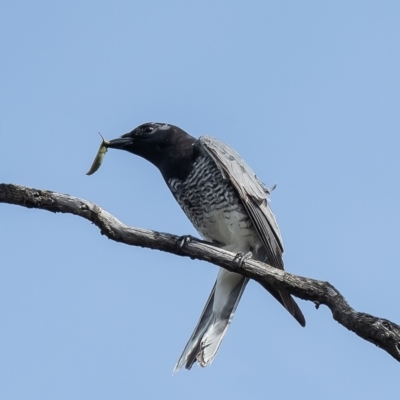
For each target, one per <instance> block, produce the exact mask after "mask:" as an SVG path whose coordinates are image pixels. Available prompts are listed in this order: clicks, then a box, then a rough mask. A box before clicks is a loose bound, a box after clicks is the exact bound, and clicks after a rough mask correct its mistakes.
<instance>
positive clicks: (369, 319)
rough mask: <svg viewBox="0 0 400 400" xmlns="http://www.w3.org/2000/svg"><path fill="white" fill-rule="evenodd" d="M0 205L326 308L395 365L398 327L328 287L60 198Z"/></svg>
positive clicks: (15, 198)
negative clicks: (75, 223)
mask: <svg viewBox="0 0 400 400" xmlns="http://www.w3.org/2000/svg"><path fill="white" fill-rule="evenodd" d="M0 203H8V204H14V205H18V206H22V207H27V208H39V209H42V210H47V211H51V212H55V213H57V212H61V213H66V214H74V215H78V216H80V217H82V218H85V219H87V220H89V221H91V222H92V223H93V224H95V225H96V226H97V227H98V228H99V229H100V232H101V234H102V235H106V236H107V237H108V238H109V239H111V240H115V241H117V242H121V243H125V244H128V245H131V246H141V247H148V248H150V249H155V250H161V251H166V252H168V253H172V254H176V255H179V256H186V257H190V258H192V259H198V260H203V261H208V262H211V263H213V264H215V265H218V266H220V267H222V268H225V269H227V270H229V271H232V272H237V273H239V274H241V275H244V276H247V277H249V278H251V279H254V280H256V281H258V282H260V283H263V282H264V283H265V282H267V283H269V284H272V285H274V286H276V287H278V288H284V289H286V290H287V291H288V292H289V293H291V294H292V295H294V296H296V297H299V298H300V299H303V300H308V301H312V302H314V303H315V304H316V305H317V306H319V305H320V304H324V305H326V306H327V307H328V308H329V309H330V310H331V312H332V315H333V318H334V319H335V320H336V321H337V322H339V323H340V324H341V325H343V326H344V327H346V328H347V329H349V330H350V331H352V332H354V333H356V334H357V335H358V336H360V337H361V338H363V339H365V340H368V341H369V342H371V343H374V344H375V345H376V346H378V347H380V348H382V349H383V350H385V351H386V352H388V353H389V354H390V355H391V356H392V357H394V358H395V359H396V360H397V361H400V326H399V325H397V324H395V323H393V322H391V321H389V320H387V319H383V318H378V317H374V316H373V315H370V314H366V313H361V312H357V311H355V310H354V309H353V308H352V307H350V305H349V304H348V303H347V301H346V300H345V298H344V297H343V296H342V295H341V294H340V293H339V291H338V290H337V289H336V288H335V287H333V286H332V285H331V284H330V283H328V282H323V281H318V280H315V279H309V278H304V277H301V276H297V275H293V274H290V273H288V272H285V271H281V270H279V269H276V268H273V267H271V266H269V265H267V264H263V263H261V262H259V261H255V260H246V261H245V262H243V264H242V265H241V266H239V265H238V263H237V262H236V261H235V254H234V253H231V252H229V251H225V250H222V249H219V248H217V247H214V246H211V245H209V244H206V243H205V242H202V241H200V240H199V241H198V240H192V241H190V242H189V243H187V244H185V245H184V246H183V247H182V248H180V247H179V246H178V245H177V242H178V239H179V237H178V236H176V235H171V234H168V233H162V232H155V231H151V230H148V229H140V228H133V227H130V226H128V225H125V224H123V223H122V222H120V221H119V220H118V219H117V218H115V217H114V216H113V215H111V214H110V213H108V212H107V211H105V210H103V209H101V208H100V207H99V206H97V205H96V204H94V203H91V202H90V201H87V200H84V199H80V198H78V197H73V196H70V195H66V194H61V193H56V192H51V191H48V190H38V189H33V188H28V187H24V186H19V185H13V184H0Z"/></svg>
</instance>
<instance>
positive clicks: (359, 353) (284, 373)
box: [0, 0, 400, 400]
mask: <svg viewBox="0 0 400 400" xmlns="http://www.w3.org/2000/svg"><path fill="white" fill-rule="evenodd" d="M0 33H1V34H0V42H1V55H2V57H1V59H2V61H1V63H0V80H1V85H0V110H1V112H0V137H1V146H0V182H6V183H11V182H12V183H17V184H22V185H26V186H32V187H36V188H42V189H50V190H55V191H59V192H63V193H68V194H71V195H74V196H78V197H83V198H86V199H88V200H91V201H94V202H96V203H97V204H99V205H100V206H101V207H104V208H105V209H107V210H108V211H109V212H111V213H113V214H115V215H116V216H117V217H118V218H119V219H120V220H122V221H123V222H125V223H128V224H130V225H133V226H137V227H143V228H150V229H155V230H160V231H164V232H171V233H174V234H179V235H182V234H193V235H196V232H195V230H194V228H193V227H192V226H191V224H190V222H189V221H188V220H187V219H186V217H185V215H184V214H183V212H182V211H181V210H180V208H179V206H178V205H177V204H176V203H175V201H174V199H173V198H172V195H171V194H170V193H169V191H168V189H167V187H166V185H165V184H164V182H163V180H162V178H161V175H160V174H159V172H158V171H157V170H156V169H155V168H154V167H153V166H152V165H151V164H149V163H147V162H145V161H144V160H142V159H140V158H137V157H134V156H132V155H130V154H128V153H124V152H118V151H109V152H108V153H107V156H106V158H105V161H104V163H103V165H102V167H101V169H100V170H99V171H98V172H97V173H96V174H95V175H93V176H92V177H87V176H86V175H85V172H86V171H87V170H88V168H89V166H90V164H91V162H92V160H93V157H94V155H95V153H96V151H97V148H98V146H99V143H100V139H99V136H98V134H97V132H98V131H100V132H101V133H102V134H103V135H104V136H105V137H106V138H109V139H110V138H114V137H117V136H119V135H121V134H123V133H125V132H127V131H129V130H131V129H133V128H134V127H136V126H137V125H139V124H141V123H143V122H148V121H159V122H169V123H172V124H175V125H178V126H180V127H182V128H183V129H185V130H186V131H187V132H189V133H190V134H192V135H193V136H196V137H197V136H199V135H202V134H208V135H211V136H215V137H217V138H219V139H221V140H223V141H226V142H227V143H229V144H230V145H231V146H232V147H233V148H235V149H236V150H237V151H238V152H239V153H240V154H241V155H242V156H243V158H245V159H246V161H247V162H248V163H249V164H250V165H251V166H252V168H253V169H254V170H255V171H256V173H257V174H258V175H259V176H260V178H261V179H262V180H263V181H264V182H265V183H266V184H267V185H273V184H274V183H277V185H278V186H277V189H276V190H275V191H274V192H273V195H272V207H273V210H274V212H275V214H276V216H277V220H278V223H279V225H280V228H281V231H282V235H283V239H284V245H285V258H284V259H285V265H286V269H287V270H288V271H290V272H293V273H297V274H300V275H303V276H307V277H311V278H317V279H322V280H328V281H329V282H331V283H332V284H333V285H335V286H336V287H337V288H338V289H339V290H340V291H341V292H342V293H343V294H344V296H345V297H346V298H347V300H348V301H349V302H350V304H351V305H352V306H353V307H354V308H356V309H357V310H359V311H364V312H369V313H371V314H374V315H377V316H381V317H385V318H388V319H391V320H392V321H395V322H397V323H400V291H399V282H400V269H399V259H400V213H399V207H398V203H399V198H400V188H399V163H400V160H399V152H400V118H399V111H400V3H399V2H398V1H383V2H377V1H366V0H363V1H335V2H321V1H301V2H300V1H297V2H295V1H292V2H284V1H247V2H238V1H219V2H216V1H202V2H189V1H173V0H171V1H168V2H166V1H159V0H158V1H157V0H156V1H140V2H139V1H112V2H111V1H74V0H72V1H68V2H65V1H64V2H61V1H58V2H51V1H40V0H38V1H35V2H32V1H13V2H11V1H9V2H3V4H2V11H1V13H0ZM0 221H1V230H0V239H1V240H0V249H1V265H0V320H1V327H0V392H1V398H2V399H30V400H33V399H41V400H45V399H58V400H63V399H96V400H98V399H164V398H165V399H169V398H171V399H172V398H174V399H180V398H190V399H221V398H229V399H284V400H285V399H293V398H296V399H313V398H324V399H338V398H340V399H355V398H359V399H361V398H362V399H377V398H380V399H388V398H396V396H398V394H399V389H400V365H399V363H398V362H396V361H395V360H394V359H392V358H391V357H390V356H389V355H388V354H386V353H385V352H383V351H382V350H380V349H378V348H376V347H375V346H374V345H372V344H370V343H368V342H365V341H363V340H361V339H359V338H358V337H357V336H355V335H354V334H353V333H351V332H348V331H347V330H346V329H345V328H343V327H341V326H340V325H338V324H337V323H336V322H335V321H333V319H332V317H331V313H330V311H329V310H328V309H327V308H326V307H321V308H320V309H319V310H316V309H315V307H314V306H313V304H311V303H307V302H303V301H300V300H299V304H300V306H301V308H302V310H303V312H304V314H305V316H306V319H307V327H306V328H304V329H302V328H301V327H300V326H299V325H298V324H297V323H296V322H295V321H294V319H293V318H291V317H290V316H289V314H288V313H287V312H286V311H285V310H284V309H283V308H282V307H281V306H280V305H279V304H278V303H277V302H276V301H275V300H274V299H273V298H272V297H271V296H270V295H269V294H268V293H267V292H265V290H263V289H262V288H261V287H260V286H259V285H258V284H256V283H254V282H251V283H250V284H249V285H248V287H247V289H246V292H245V294H244V296H243V298H242V301H241V303H240V305H239V307H238V309H237V312H236V315H235V318H234V320H233V322H232V325H231V327H230V329H229V331H228V334H227V336H226V338H225V340H224V342H223V344H222V346H221V348H220V351H219V353H218V355H217V357H216V359H215V361H214V363H213V364H212V365H211V367H209V368H207V369H200V368H198V367H197V365H196V366H194V368H193V369H192V370H191V371H190V372H187V371H185V370H183V371H181V372H179V373H178V374H177V375H176V376H174V377H172V376H171V375H172V368H173V366H174V365H175V362H176V361H177V359H178V357H179V355H180V354H181V352H182V350H183V347H184V346H185V344H186V341H187V339H188V338H189V336H190V334H191V333H192V330H193V328H194V326H195V324H196V322H197V320H198V317H199V315H200V312H201V310H202V309H203V306H204V303H205V301H206V299H207V297H208V295H209V292H210V290H211V288H212V285H213V282H214V279H215V276H216V274H217V267H215V266H213V265H211V264H207V263H204V262H198V261H191V260H189V259H186V258H180V257H176V256H172V255H169V254H164V253H161V252H156V251H151V250H147V249H142V248H135V247H129V246H125V245H122V244H118V243H115V242H112V241H110V240H108V239H106V238H105V237H104V236H101V235H100V234H99V232H98V230H97V229H96V228H95V227H94V226H93V225H91V224H89V223H88V222H87V221H84V220H83V219H80V218H77V217H74V216H71V215H55V214H51V213H49V212H44V211H39V210H28V209H23V208H20V207H15V206H10V205H5V204H3V205H0Z"/></svg>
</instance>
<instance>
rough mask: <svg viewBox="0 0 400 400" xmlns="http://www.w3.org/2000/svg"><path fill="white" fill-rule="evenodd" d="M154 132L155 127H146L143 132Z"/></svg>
mask: <svg viewBox="0 0 400 400" xmlns="http://www.w3.org/2000/svg"><path fill="white" fill-rule="evenodd" d="M153 131H154V127H152V126H145V127H144V128H143V130H142V132H143V133H151V132H153Z"/></svg>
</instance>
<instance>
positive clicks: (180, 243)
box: [176, 235, 193, 250]
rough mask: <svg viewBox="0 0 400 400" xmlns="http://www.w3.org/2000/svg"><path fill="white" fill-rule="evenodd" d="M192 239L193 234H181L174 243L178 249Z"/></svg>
mask: <svg viewBox="0 0 400 400" xmlns="http://www.w3.org/2000/svg"><path fill="white" fill-rule="evenodd" d="M192 239H193V236H190V235H183V236H179V237H178V239H177V240H176V245H177V246H178V248H179V250H181V249H183V248H184V247H185V246H186V245H187V244H189V243H190V242H191V241H192Z"/></svg>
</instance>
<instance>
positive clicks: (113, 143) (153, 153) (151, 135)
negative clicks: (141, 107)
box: [107, 122, 196, 178]
mask: <svg viewBox="0 0 400 400" xmlns="http://www.w3.org/2000/svg"><path fill="white" fill-rule="evenodd" d="M195 141H196V139H195V138H193V137H192V136H190V135H188V134H187V133H186V132H185V131H183V130H182V129H180V128H178V127H177V126H174V125H170V124H165V123H158V122H148V123H145V124H142V125H140V126H138V127H137V128H135V129H133V130H132V131H131V132H129V133H126V134H125V135H122V136H121V137H119V138H116V139H113V140H110V141H109V142H108V143H107V147H108V148H111V149H119V150H126V151H129V152H130V153H133V154H136V155H138V156H140V157H143V158H144V159H146V160H148V161H150V162H151V163H152V164H154V165H155V166H156V167H158V169H159V170H160V171H161V173H162V174H163V175H164V177H165V178H166V177H167V176H169V175H171V172H172V171H171V168H174V169H175V168H176V167H177V163H179V160H183V159H185V158H187V157H191V156H192V153H193V143H194V142H195Z"/></svg>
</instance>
